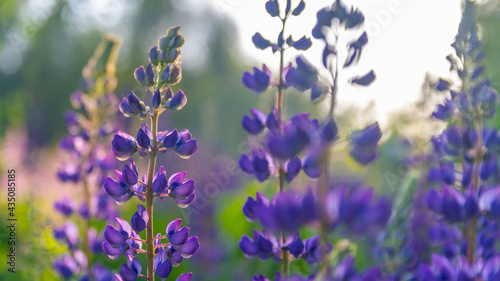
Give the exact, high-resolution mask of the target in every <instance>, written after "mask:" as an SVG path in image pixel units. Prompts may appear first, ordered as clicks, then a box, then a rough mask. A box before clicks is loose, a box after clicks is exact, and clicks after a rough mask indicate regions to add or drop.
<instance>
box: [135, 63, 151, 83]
mask: <svg viewBox="0 0 500 281" xmlns="http://www.w3.org/2000/svg"><path fill="white" fill-rule="evenodd" d="M134 77H135V80H136V81H137V83H139V84H141V85H147V84H148V81H147V78H146V70H145V69H144V66H142V65H141V66H140V67H138V68H136V69H135V71H134Z"/></svg>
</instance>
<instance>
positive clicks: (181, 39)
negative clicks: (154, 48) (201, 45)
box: [168, 34, 184, 49]
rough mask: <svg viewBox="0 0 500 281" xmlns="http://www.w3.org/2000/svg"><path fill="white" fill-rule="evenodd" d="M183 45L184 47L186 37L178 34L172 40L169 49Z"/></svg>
mask: <svg viewBox="0 0 500 281" xmlns="http://www.w3.org/2000/svg"><path fill="white" fill-rule="evenodd" d="M182 45H184V36H182V35H180V34H177V35H175V37H173V38H172V39H171V40H170V42H169V46H168V47H169V48H170V49H175V48H180V47H182Z"/></svg>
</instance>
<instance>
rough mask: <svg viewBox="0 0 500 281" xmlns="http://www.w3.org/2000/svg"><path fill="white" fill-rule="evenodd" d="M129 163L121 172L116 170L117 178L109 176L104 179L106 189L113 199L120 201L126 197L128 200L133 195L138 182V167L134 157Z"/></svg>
mask: <svg viewBox="0 0 500 281" xmlns="http://www.w3.org/2000/svg"><path fill="white" fill-rule="evenodd" d="M129 164H130V166H129V165H125V166H124V167H123V170H122V171H121V172H120V171H118V170H116V171H115V174H116V180H115V179H113V178H111V177H107V178H106V179H105V181H104V185H103V188H104V191H105V192H106V193H107V194H108V195H109V196H110V197H111V198H113V199H116V200H118V201H119V202H120V201H122V199H124V198H123V197H126V198H127V200H128V198H130V197H131V196H132V195H133V192H132V191H131V190H134V189H135V188H136V187H137V186H136V185H137V183H138V180H139V179H138V175H137V173H138V172H137V167H136V166H135V163H134V161H133V160H132V159H130V162H129Z"/></svg>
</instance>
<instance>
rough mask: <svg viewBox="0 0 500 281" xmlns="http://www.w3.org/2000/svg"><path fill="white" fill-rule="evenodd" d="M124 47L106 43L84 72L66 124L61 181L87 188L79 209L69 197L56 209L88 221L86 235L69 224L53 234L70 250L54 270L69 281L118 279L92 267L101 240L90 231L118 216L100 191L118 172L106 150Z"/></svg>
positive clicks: (107, 40)
mask: <svg viewBox="0 0 500 281" xmlns="http://www.w3.org/2000/svg"><path fill="white" fill-rule="evenodd" d="M118 48H119V41H118V40H117V39H115V38H112V37H111V36H107V37H105V39H104V40H103V41H102V42H101V44H100V45H99V46H98V47H97V49H96V50H95V53H94V55H93V56H92V58H91V59H90V60H89V62H88V64H87V65H86V66H85V68H84V69H83V82H82V89H81V90H77V91H75V92H74V93H73V94H72V95H71V104H72V105H73V107H74V108H75V110H76V111H68V112H66V114H65V116H64V121H65V123H66V126H67V128H68V132H69V134H68V135H67V136H64V137H63V138H62V139H61V141H60V143H59V148H60V149H61V150H62V151H64V152H65V156H66V157H67V160H66V162H65V163H64V164H63V165H62V167H60V168H59V170H58V172H57V176H58V177H59V179H60V180H61V181H63V182H72V183H75V184H80V185H81V186H82V191H81V192H82V193H83V196H82V198H83V200H82V201H81V202H80V204H79V206H78V204H77V203H76V202H74V201H73V200H72V199H70V198H68V197H63V198H62V199H60V200H59V201H56V202H54V209H55V210H56V211H57V212H59V213H60V214H62V215H63V216H64V217H65V218H68V219H70V218H71V217H72V214H78V216H79V217H80V218H81V219H83V221H85V227H84V228H83V230H82V233H80V232H79V230H78V227H77V226H76V225H75V224H74V223H73V222H71V221H70V220H68V221H66V222H65V223H64V224H63V225H61V226H60V227H58V228H56V229H54V236H55V238H56V239H58V240H62V241H64V242H65V244H66V245H67V246H68V250H69V251H70V252H71V255H65V256H63V257H62V258H60V259H57V260H55V261H54V268H55V270H56V271H57V272H58V273H59V275H61V276H62V277H63V278H64V279H70V278H72V277H73V276H80V278H82V280H103V281H104V280H112V279H113V274H112V273H111V272H110V271H109V270H107V269H106V268H105V267H103V266H102V265H100V264H98V263H95V264H94V261H93V255H94V254H102V253H103V252H102V248H101V247H100V244H101V243H102V234H98V233H97V230H96V229H95V228H92V227H89V222H90V221H91V220H107V221H112V220H114V218H115V217H116V216H117V215H118V213H117V211H116V210H115V208H114V206H113V205H114V204H113V202H112V200H110V199H109V198H108V196H107V195H106V194H105V193H104V192H103V191H102V189H100V188H99V187H100V186H101V185H102V182H103V181H104V178H105V177H106V176H107V175H108V174H109V173H110V172H112V170H113V168H114V166H115V159H114V157H113V155H112V154H111V153H110V152H108V151H109V147H108V145H107V144H106V143H107V141H108V139H109V137H110V135H111V134H112V133H114V132H115V131H116V127H117V125H116V124H115V123H116V118H115V115H116V112H117V110H116V109H115V108H116V106H117V103H118V102H117V99H116V97H115V94H114V93H113V90H114V89H115V87H116V78H115V76H114V71H115V66H114V64H115V61H116V59H117V55H118Z"/></svg>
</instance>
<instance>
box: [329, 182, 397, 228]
mask: <svg viewBox="0 0 500 281" xmlns="http://www.w3.org/2000/svg"><path fill="white" fill-rule="evenodd" d="M327 204H329V205H330V206H331V208H330V209H329V216H330V219H331V220H332V221H333V223H334V225H341V226H344V227H345V228H346V229H347V230H349V231H350V232H352V233H354V234H356V235H361V234H365V233H370V232H374V231H378V230H380V229H381V228H383V227H384V226H385V224H386V223H387V221H388V220H389V217H390V215H391V204H390V202H389V200H387V199H386V198H384V197H381V198H374V192H373V189H372V188H366V189H362V188H340V189H338V190H335V191H333V192H332V193H331V194H330V195H329V196H328V198H327Z"/></svg>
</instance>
